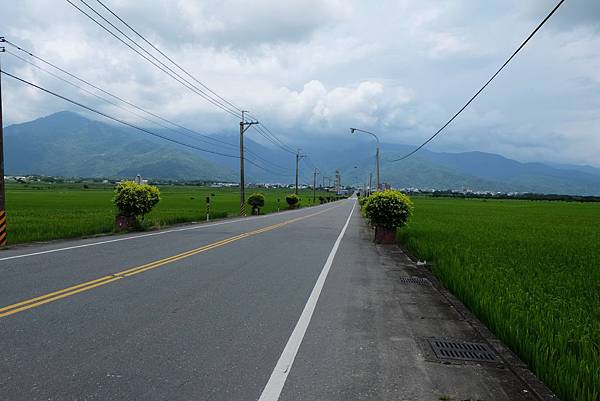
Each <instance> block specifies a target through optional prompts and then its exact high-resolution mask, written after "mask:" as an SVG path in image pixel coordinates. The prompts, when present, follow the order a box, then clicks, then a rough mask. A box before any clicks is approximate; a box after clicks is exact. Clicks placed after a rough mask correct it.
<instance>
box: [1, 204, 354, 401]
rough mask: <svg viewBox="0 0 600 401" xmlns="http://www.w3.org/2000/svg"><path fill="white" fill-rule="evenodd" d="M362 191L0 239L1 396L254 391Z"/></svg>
mask: <svg viewBox="0 0 600 401" xmlns="http://www.w3.org/2000/svg"><path fill="white" fill-rule="evenodd" d="M354 204H355V201H354V200H345V201H341V202H337V203H333V204H327V205H323V206H318V207H314V208H309V209H302V210H298V211H292V212H285V213H280V214H276V215H268V216H261V217H258V218H256V217H253V218H246V219H241V220H235V221H224V222H218V223H216V224H212V225H211V224H202V225H197V226H190V227H182V228H179V229H175V230H167V231H166V232H158V233H147V234H141V235H140V234H138V235H132V236H112V237H104V238H101V239H92V240H78V241H68V242H60V243H52V244H47V245H35V246H27V247H22V248H19V249H12V250H7V251H4V252H1V253H0V274H1V275H2V280H0V341H1V342H0V347H1V350H2V351H1V357H0V372H2V374H1V375H0V399H1V400H15V401H16V400H28V401H31V400H255V399H258V398H259V397H260V396H261V394H262V393H263V391H264V390H265V386H266V385H267V382H268V381H269V378H270V377H271V375H272V373H273V370H274V368H275V366H276V364H277V362H278V361H279V359H280V357H281V354H282V351H283V350H284V348H285V346H286V344H287V342H288V340H289V338H290V336H291V335H292V332H293V331H294V328H295V327H296V324H297V323H298V321H299V319H300V316H301V315H302V313H303V310H304V308H305V306H306V305H307V302H308V300H309V297H310V295H311V292H312V291H313V289H314V287H315V283H317V279H318V277H319V275H320V274H321V272H322V271H323V268H324V266H325V265H326V262H327V260H328V257H329V256H330V254H331V252H332V248H333V247H334V245H335V244H336V240H337V239H338V238H339V237H340V232H341V230H342V228H343V227H344V225H345V223H346V222H347V220H348V218H349V215H350V213H351V211H352V210H354V209H353V207H354ZM148 234H150V235H148ZM342 241H343V240H342ZM338 243H339V241H338ZM169 258H170V259H169ZM313 300H314V298H313ZM275 387H276V386H275Z"/></svg>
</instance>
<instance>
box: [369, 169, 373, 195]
mask: <svg viewBox="0 0 600 401" xmlns="http://www.w3.org/2000/svg"><path fill="white" fill-rule="evenodd" d="M372 180H373V172H372V171H371V172H370V173H369V195H371V181H372Z"/></svg>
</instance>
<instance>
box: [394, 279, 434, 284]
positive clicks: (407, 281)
mask: <svg viewBox="0 0 600 401" xmlns="http://www.w3.org/2000/svg"><path fill="white" fill-rule="evenodd" d="M399 280H400V284H418V285H431V282H430V281H429V280H427V279H426V278H424V277H399Z"/></svg>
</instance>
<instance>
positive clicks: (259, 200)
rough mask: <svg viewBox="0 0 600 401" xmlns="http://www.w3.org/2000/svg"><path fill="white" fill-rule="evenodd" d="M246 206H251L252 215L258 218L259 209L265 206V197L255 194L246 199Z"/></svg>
mask: <svg viewBox="0 0 600 401" xmlns="http://www.w3.org/2000/svg"><path fill="white" fill-rule="evenodd" d="M248 204H249V205H250V206H252V214H254V215H257V216H258V215H259V214H260V208H261V207H263V206H264V205H265V196H264V195H263V194H261V193H258V192H255V193H253V194H252V195H250V196H249V197H248Z"/></svg>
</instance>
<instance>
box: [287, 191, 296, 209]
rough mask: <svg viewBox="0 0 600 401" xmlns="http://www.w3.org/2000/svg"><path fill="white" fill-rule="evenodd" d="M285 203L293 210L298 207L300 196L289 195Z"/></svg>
mask: <svg viewBox="0 0 600 401" xmlns="http://www.w3.org/2000/svg"><path fill="white" fill-rule="evenodd" d="M285 201H286V202H287V204H288V206H289V207H290V209H293V208H295V207H296V206H297V205H298V202H299V201H300V198H298V195H296V194H289V195H286V196H285Z"/></svg>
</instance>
